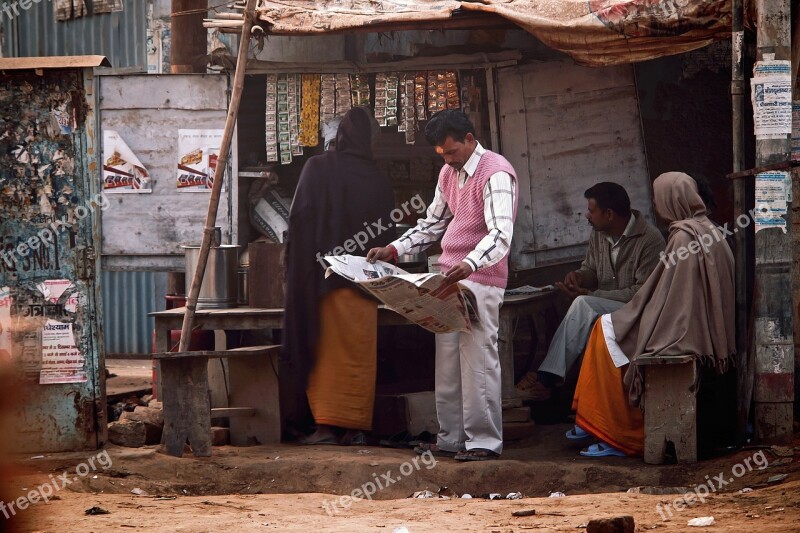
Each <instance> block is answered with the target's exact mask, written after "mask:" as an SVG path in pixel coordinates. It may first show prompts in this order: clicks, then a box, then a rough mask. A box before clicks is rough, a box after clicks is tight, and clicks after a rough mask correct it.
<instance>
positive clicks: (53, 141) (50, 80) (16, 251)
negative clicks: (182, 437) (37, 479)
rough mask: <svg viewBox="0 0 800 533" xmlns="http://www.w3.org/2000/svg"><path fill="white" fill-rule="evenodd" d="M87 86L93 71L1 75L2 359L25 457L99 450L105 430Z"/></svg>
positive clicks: (98, 203) (99, 202) (96, 204)
mask: <svg viewBox="0 0 800 533" xmlns="http://www.w3.org/2000/svg"><path fill="white" fill-rule="evenodd" d="M37 72H38V73H37ZM92 84H93V80H92V75H91V69H64V70H39V71H36V72H34V71H31V70H20V71H5V73H4V74H2V84H0V85H1V86H2V88H1V89H0V204H2V206H1V207H2V209H1V210H0V229H1V230H2V236H1V237H0V238H2V245H0V324H1V325H2V330H3V331H2V334H1V335H0V357H3V358H5V359H6V360H7V361H8V360H10V362H11V365H12V366H13V368H14V369H15V370H16V371H17V376H18V377H17V380H16V385H17V394H16V395H15V396H16V405H15V406H14V410H15V416H14V418H13V420H14V424H15V426H16V427H15V434H14V436H13V438H12V440H13V442H14V443H15V444H16V447H17V448H18V449H19V450H21V451H28V452H53V451H65V450H80V449H95V448H97V447H98V445H99V444H101V443H100V440H101V438H102V435H104V431H103V429H102V428H104V427H105V420H104V417H105V415H104V413H105V409H104V407H103V400H104V396H105V394H104V382H103V380H101V379H100V369H101V368H102V364H101V361H102V354H101V353H100V350H101V346H102V343H101V342H100V340H99V335H100V329H99V318H100V317H99V314H100V313H99V310H98V308H97V305H96V302H97V293H96V283H95V272H96V271H97V264H98V261H97V257H96V254H95V253H94V249H95V248H94V247H95V243H96V242H97V236H98V235H99V231H98V227H97V225H96V221H97V219H99V211H100V210H101V209H103V208H105V207H108V204H107V202H106V201H105V200H104V198H103V196H102V195H98V194H95V193H94V189H93V180H92V172H93V171H94V164H93V157H94V156H93V154H94V153H95V152H96V147H95V146H94V143H93V134H94V131H95V129H96V128H95V125H94V123H93V121H94V120H95V119H94V111H93V108H94V106H93V104H92V101H91V98H92V95H93V94H94V91H93V89H92ZM87 88H88V90H87ZM87 94H88V100H87Z"/></svg>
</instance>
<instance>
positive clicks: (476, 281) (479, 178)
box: [367, 110, 517, 461]
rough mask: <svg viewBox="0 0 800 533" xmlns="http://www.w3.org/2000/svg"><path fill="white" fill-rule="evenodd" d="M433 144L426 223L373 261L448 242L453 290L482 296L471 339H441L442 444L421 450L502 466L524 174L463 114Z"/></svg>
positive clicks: (466, 335)
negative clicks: (503, 347)
mask: <svg viewBox="0 0 800 533" xmlns="http://www.w3.org/2000/svg"><path fill="white" fill-rule="evenodd" d="M425 137H426V139H427V140H428V142H429V143H431V144H432V145H434V146H435V147H436V152H437V153H438V154H439V155H441V156H442V158H443V159H444V162H445V165H444V166H443V167H442V170H441V172H440V173H439V181H438V184H437V186H436V193H435V195H434V198H433V202H432V203H431V205H430V206H429V207H428V211H427V213H426V216H425V218H423V219H420V220H419V221H418V222H417V225H416V227H414V228H412V229H410V230H409V231H407V232H406V233H405V234H404V235H403V236H402V237H400V238H399V239H398V240H396V241H394V242H393V243H391V244H390V245H389V246H386V247H383V248H373V249H371V250H370V251H369V253H368V254H367V260H368V261H371V262H374V261H375V260H383V261H388V260H390V259H392V258H396V257H397V256H398V255H402V254H405V253H416V252H420V251H422V250H424V249H425V248H427V247H428V246H430V245H431V244H433V243H434V242H436V241H437V240H438V239H439V238H440V237H442V235H444V237H443V238H442V241H441V246H442V256H441V258H440V259H439V263H440V264H441V266H442V271H443V272H444V273H445V278H446V279H445V284H444V285H443V286H442V287H441V288H440V289H438V290H440V291H443V290H446V286H447V285H451V284H454V283H458V282H461V283H462V284H463V285H464V286H465V287H466V288H468V289H469V290H470V291H471V292H472V293H473V294H474V295H475V299H476V301H477V306H478V308H477V313H478V315H479V317H480V322H478V323H476V324H473V326H472V331H471V332H463V331H457V332H452V333H440V334H437V335H436V413H437V417H438V419H439V428H440V430H439V434H438V435H437V441H436V444H431V445H422V446H419V447H417V448H416V450H415V451H416V452H417V453H419V454H422V453H425V452H432V453H434V454H437V455H449V456H454V457H455V459H456V460H459V461H484V460H487V459H496V458H497V457H499V455H500V454H501V453H502V451H503V413H502V405H501V389H500V357H499V354H498V347H497V330H498V326H499V319H500V316H499V315H500V306H501V305H502V303H503V292H504V290H505V287H506V282H507V280H508V251H509V248H510V246H511V236H512V234H513V229H514V228H513V226H514V218H515V216H516V211H517V195H516V190H515V187H516V173H515V172H514V169H513V168H512V166H511V164H510V163H509V162H508V161H507V160H506V159H505V158H504V157H503V156H501V155H499V154H496V153H494V152H491V151H489V150H486V149H484V148H483V147H482V146H481V145H480V143H479V142H478V141H477V140H476V139H475V127H474V126H473V125H472V123H471V122H470V121H469V119H468V118H467V116H466V115H465V114H464V113H463V112H461V111H456V110H447V111H440V112H439V113H436V114H435V115H434V116H433V117H431V120H430V121H429V122H428V124H427V126H426V127H425Z"/></svg>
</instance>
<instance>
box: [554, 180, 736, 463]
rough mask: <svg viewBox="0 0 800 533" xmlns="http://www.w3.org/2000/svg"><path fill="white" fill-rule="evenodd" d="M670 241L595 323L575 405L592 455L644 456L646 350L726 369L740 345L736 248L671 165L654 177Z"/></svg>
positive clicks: (575, 433) (576, 433) (692, 185)
mask: <svg viewBox="0 0 800 533" xmlns="http://www.w3.org/2000/svg"><path fill="white" fill-rule="evenodd" d="M653 196H654V204H655V209H656V213H657V214H658V215H659V216H660V217H661V218H662V219H663V220H664V221H666V222H668V223H669V239H668V241H667V248H666V250H665V251H664V254H663V255H662V257H661V261H660V262H659V264H658V266H657V267H656V269H655V270H654V271H653V273H652V274H651V275H650V277H649V278H648V279H647V281H646V282H645V284H644V285H643V286H642V288H641V289H639V291H638V292H637V293H636V295H635V296H634V297H633V299H632V300H631V301H630V302H629V303H628V304H626V305H625V306H624V307H623V308H622V309H620V310H619V311H615V312H614V313H611V314H607V315H603V316H602V317H600V319H598V320H597V322H595V325H594V328H593V330H592V334H591V336H590V338H589V341H588V342H587V344H586V351H585V352H584V360H583V364H582V365H581V372H580V376H579V378H578V385H577V387H576V389H575V397H574V399H573V402H572V408H573V409H575V410H576V411H577V416H576V419H575V426H576V427H575V428H574V429H572V430H570V431H569V432H568V433H567V437H568V438H571V439H576V438H581V437H584V436H590V435H591V436H594V437H596V438H598V439H600V441H601V442H600V443H599V444H595V445H592V446H590V447H589V448H587V449H585V450H584V451H582V452H581V455H586V456H603V455H641V454H642V453H643V451H644V424H643V418H642V413H641V410H640V409H639V403H640V400H641V397H642V391H643V383H642V374H641V371H640V370H639V369H638V367H637V366H636V365H633V364H630V363H631V362H633V361H635V360H636V359H637V358H638V357H641V356H645V355H646V356H671V355H687V354H688V355H694V356H696V357H697V358H698V359H699V360H700V362H701V363H703V364H707V365H709V366H711V365H713V366H714V367H715V368H716V369H717V371H719V372H724V371H725V370H726V369H727V367H728V364H729V360H730V359H729V357H730V356H731V355H732V354H733V353H734V352H735V341H734V312H735V311H734V271H733V254H732V253H731V250H730V248H729V247H728V244H727V242H725V240H724V237H723V234H722V232H721V231H720V230H719V229H718V228H717V227H716V225H715V224H714V223H713V222H711V221H710V220H709V219H708V217H707V216H706V215H707V209H706V205H705V204H704V203H703V200H702V199H701V197H700V194H699V193H698V187H697V184H696V182H695V181H694V180H693V179H692V178H691V177H690V176H688V175H686V174H683V173H680V172H668V173H666V174H662V175H660V176H659V177H658V178H657V179H656V180H655V181H654V182H653Z"/></svg>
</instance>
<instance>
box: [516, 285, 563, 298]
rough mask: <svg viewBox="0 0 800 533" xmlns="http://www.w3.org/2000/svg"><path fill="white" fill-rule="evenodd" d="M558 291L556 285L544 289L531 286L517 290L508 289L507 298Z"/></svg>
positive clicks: (524, 286)
mask: <svg viewBox="0 0 800 533" xmlns="http://www.w3.org/2000/svg"><path fill="white" fill-rule="evenodd" d="M554 290H556V286H555V285H545V286H544V287H533V286H531V285H523V286H522V287H517V288H516V289H506V296H528V295H531V294H540V293H543V292H550V291H554Z"/></svg>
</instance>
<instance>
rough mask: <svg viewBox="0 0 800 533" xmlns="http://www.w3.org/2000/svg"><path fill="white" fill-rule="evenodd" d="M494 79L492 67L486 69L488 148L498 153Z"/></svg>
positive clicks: (499, 147)
mask: <svg viewBox="0 0 800 533" xmlns="http://www.w3.org/2000/svg"><path fill="white" fill-rule="evenodd" d="M495 78H496V76H495V69H494V68H492V67H489V68H487V69H486V100H487V101H486V105H487V106H488V107H489V129H490V131H491V136H492V145H491V147H490V148H491V149H492V150H493V151H495V152H498V153H500V151H501V150H502V148H503V147H502V145H501V144H500V131H499V129H500V119H499V117H498V113H497V94H496V93H497V82H496V79H495ZM515 170H516V169H515Z"/></svg>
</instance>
